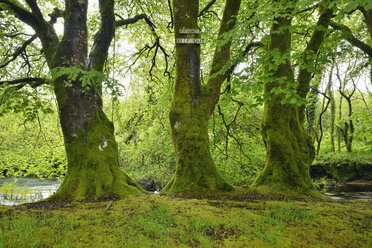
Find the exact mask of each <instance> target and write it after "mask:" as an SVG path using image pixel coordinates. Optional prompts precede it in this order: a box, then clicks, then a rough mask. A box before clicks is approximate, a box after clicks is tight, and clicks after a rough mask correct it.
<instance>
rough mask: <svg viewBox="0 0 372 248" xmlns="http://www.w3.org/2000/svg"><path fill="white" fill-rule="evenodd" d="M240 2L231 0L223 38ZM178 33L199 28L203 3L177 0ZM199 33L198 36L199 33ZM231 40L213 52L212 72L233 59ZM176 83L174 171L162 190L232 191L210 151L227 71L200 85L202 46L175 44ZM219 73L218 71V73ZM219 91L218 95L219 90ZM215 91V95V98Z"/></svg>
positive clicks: (187, 191) (227, 3)
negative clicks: (211, 127) (213, 116)
mask: <svg viewBox="0 0 372 248" xmlns="http://www.w3.org/2000/svg"><path fill="white" fill-rule="evenodd" d="M239 6H240V0H227V1H226V6H225V11H224V17H223V20H222V21H221V27H220V32H219V38H221V37H222V35H223V34H224V33H225V32H227V31H228V30H230V29H232V28H233V26H234V25H235V18H233V16H234V15H236V14H237V12H238V10H239ZM173 7H174V22H175V37H176V39H177V38H181V37H182V38H184V37H183V35H182V34H180V32H179V30H180V29H181V28H187V29H198V25H197V17H198V9H199V1H198V0H192V1H188V2H185V1H181V0H174V2H173ZM196 37H199V36H196ZM230 46H231V42H228V43H227V44H226V45H224V46H223V47H222V48H221V50H219V51H217V50H216V51H215V56H214V61H213V65H212V72H211V73H214V71H213V70H214V69H215V70H217V71H219V70H220V69H221V68H222V67H223V66H224V64H225V63H226V62H227V61H228V60H229V55H230ZM176 61H177V67H176V84H175V89H174V93H173V99H172V104H171V109H170V115H169V117H170V124H171V128H172V140H173V145H174V149H175V154H176V172H175V174H174V176H173V178H172V179H171V181H170V182H169V183H168V185H167V186H166V187H165V188H164V189H163V192H173V193H192V192H203V191H231V190H233V189H234V188H233V186H232V185H230V184H229V183H228V182H227V181H226V180H225V179H224V178H223V177H222V176H221V174H220V173H219V172H218V171H217V168H216V166H215V164H214V162H213V159H212V157H211V154H210V150H209V134H208V127H209V124H208V122H209V117H210V113H211V112H213V109H214V106H215V104H216V103H217V102H218V97H219V91H220V87H221V84H222V82H223V81H224V79H225V78H226V75H224V76H222V77H218V79H215V81H214V82H213V83H212V82H208V83H207V86H202V85H201V83H200V76H199V72H200V45H199V44H176ZM217 71H216V72H217ZM216 92H218V93H216ZM216 95H217V96H216Z"/></svg>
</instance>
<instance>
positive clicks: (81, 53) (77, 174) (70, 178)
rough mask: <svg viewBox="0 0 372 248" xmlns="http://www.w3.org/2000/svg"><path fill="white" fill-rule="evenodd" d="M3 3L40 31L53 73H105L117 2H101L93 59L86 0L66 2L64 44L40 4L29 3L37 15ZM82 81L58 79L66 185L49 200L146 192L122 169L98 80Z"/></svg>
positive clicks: (57, 89)
mask: <svg viewBox="0 0 372 248" xmlns="http://www.w3.org/2000/svg"><path fill="white" fill-rule="evenodd" d="M0 2H2V3H5V4H8V6H9V7H10V8H12V9H13V10H14V12H15V15H16V17H18V19H20V20H21V21H23V22H25V23H27V24H29V25H31V27H32V28H33V29H34V30H35V31H36V34H37V36H38V37H39V39H40V40H41V43H42V46H43V51H44V54H45V57H46V60H47V63H48V66H49V69H50V70H52V71H53V70H54V69H56V68H75V69H76V70H78V69H81V70H84V71H89V70H92V69H95V70H97V71H99V72H102V71H103V64H104V62H105V60H106V59H107V53H108V48H109V45H110V42H111V40H112V37H113V33H114V32H113V31H114V0H100V1H99V4H100V12H101V18H102V20H101V22H102V23H101V28H100V31H99V33H98V35H96V38H95V42H94V45H93V48H92V51H91V53H90V55H89V56H88V38H87V37H88V30H87V25H86V22H87V8H88V1H87V0H66V1H65V11H64V19H65V24H64V35H63V37H62V40H61V41H59V40H58V38H57V35H56V33H55V31H54V28H53V26H52V25H51V24H50V23H48V22H46V21H45V20H44V19H43V17H42V15H41V12H40V10H39V7H38V5H37V4H36V2H35V1H27V2H28V3H29V5H30V4H31V5H30V7H31V10H32V13H30V12H28V11H26V10H25V9H24V8H20V7H18V6H17V5H15V4H13V3H11V2H9V1H8V0H0ZM88 58H89V59H88ZM81 76H82V75H80V74H79V75H78V76H77V77H76V79H74V80H70V79H68V77H67V76H66V75H62V76H60V77H58V78H55V80H54V85H53V86H54V92H55V95H56V98H57V102H58V110H59V117H60V123H61V127H62V132H63V136H64V142H65V148H66V155H67V162H68V164H67V173H66V176H65V178H64V180H63V182H62V184H61V186H60V187H59V189H58V190H57V192H56V193H55V194H54V195H53V196H52V197H50V199H69V200H81V199H86V198H94V199H96V198H99V197H110V196H114V195H115V196H123V195H128V194H134V193H140V192H142V191H143V189H142V188H141V186H139V184H138V183H136V182H135V181H133V180H132V179H131V178H129V177H128V176H127V175H126V174H125V173H123V172H122V171H121V170H120V168H119V162H118V147H117V144H116V141H115V137H114V126H113V124H112V123H111V122H110V121H109V120H108V118H107V117H106V115H105V113H104V112H103V110H102V97H101V94H100V91H101V82H99V81H97V80H95V81H94V82H92V83H91V84H90V85H89V88H86V87H84V86H83V84H82V80H81Z"/></svg>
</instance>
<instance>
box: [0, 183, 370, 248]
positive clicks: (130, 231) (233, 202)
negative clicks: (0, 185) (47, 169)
mask: <svg viewBox="0 0 372 248" xmlns="http://www.w3.org/2000/svg"><path fill="white" fill-rule="evenodd" d="M219 198H220V199H218V198H217V197H215V198H213V197H211V196H210V197H209V198H202V197H200V199H191V198H189V199H186V198H177V197H170V196H164V195H153V194H151V195H143V196H138V197H134V196H132V197H127V198H124V199H113V202H112V205H111V206H110V204H108V202H109V201H110V200H109V199H106V200H104V201H100V202H80V203H66V202H62V203H52V204H54V205H47V203H43V204H33V205H25V206H19V207H5V206H2V207H0V247H141V248H144V247H348V248H349V247H371V245H372V236H371V235H372V224H371V223H372V210H371V207H370V206H371V203H372V200H358V201H334V200H330V199H322V198H314V197H312V198H292V199H290V198H288V197H279V196H278V195H276V196H275V197H273V198H272V199H270V198H269V195H265V194H264V193H262V192H261V193H260V192H259V191H257V190H253V189H250V190H244V189H238V190H237V192H234V193H233V194H230V195H228V194H226V195H224V196H219ZM47 206H49V207H47ZM108 206H110V207H109V208H107V207H108Z"/></svg>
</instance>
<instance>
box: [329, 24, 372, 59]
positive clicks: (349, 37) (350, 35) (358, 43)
mask: <svg viewBox="0 0 372 248" xmlns="http://www.w3.org/2000/svg"><path fill="white" fill-rule="evenodd" d="M330 25H331V27H332V28H334V29H337V30H340V31H341V32H342V34H343V36H344V37H345V39H346V40H347V41H348V42H349V43H350V44H351V45H353V46H355V47H357V48H359V49H360V50H362V51H363V52H364V53H365V54H367V55H368V56H369V58H372V47H370V46H369V45H367V44H366V43H364V42H363V41H361V40H358V39H357V38H356V37H355V36H354V35H353V33H352V32H351V29H350V28H349V27H348V26H346V25H343V24H340V23H336V22H334V21H331V23H330Z"/></svg>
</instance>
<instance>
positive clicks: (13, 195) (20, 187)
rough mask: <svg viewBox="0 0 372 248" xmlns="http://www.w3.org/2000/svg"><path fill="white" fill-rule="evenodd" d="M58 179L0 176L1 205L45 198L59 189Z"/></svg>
mask: <svg viewBox="0 0 372 248" xmlns="http://www.w3.org/2000/svg"><path fill="white" fill-rule="evenodd" d="M59 185H60V182H59V181H58V180H50V179H39V178H34V177H18V178H17V179H16V180H15V179H14V178H9V177H5V178H0V205H19V204H22V203H30V202H36V201H39V200H42V199H45V198H47V197H49V196H50V195H52V194H53V193H54V192H56V191H57V189H58V187H59Z"/></svg>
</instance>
